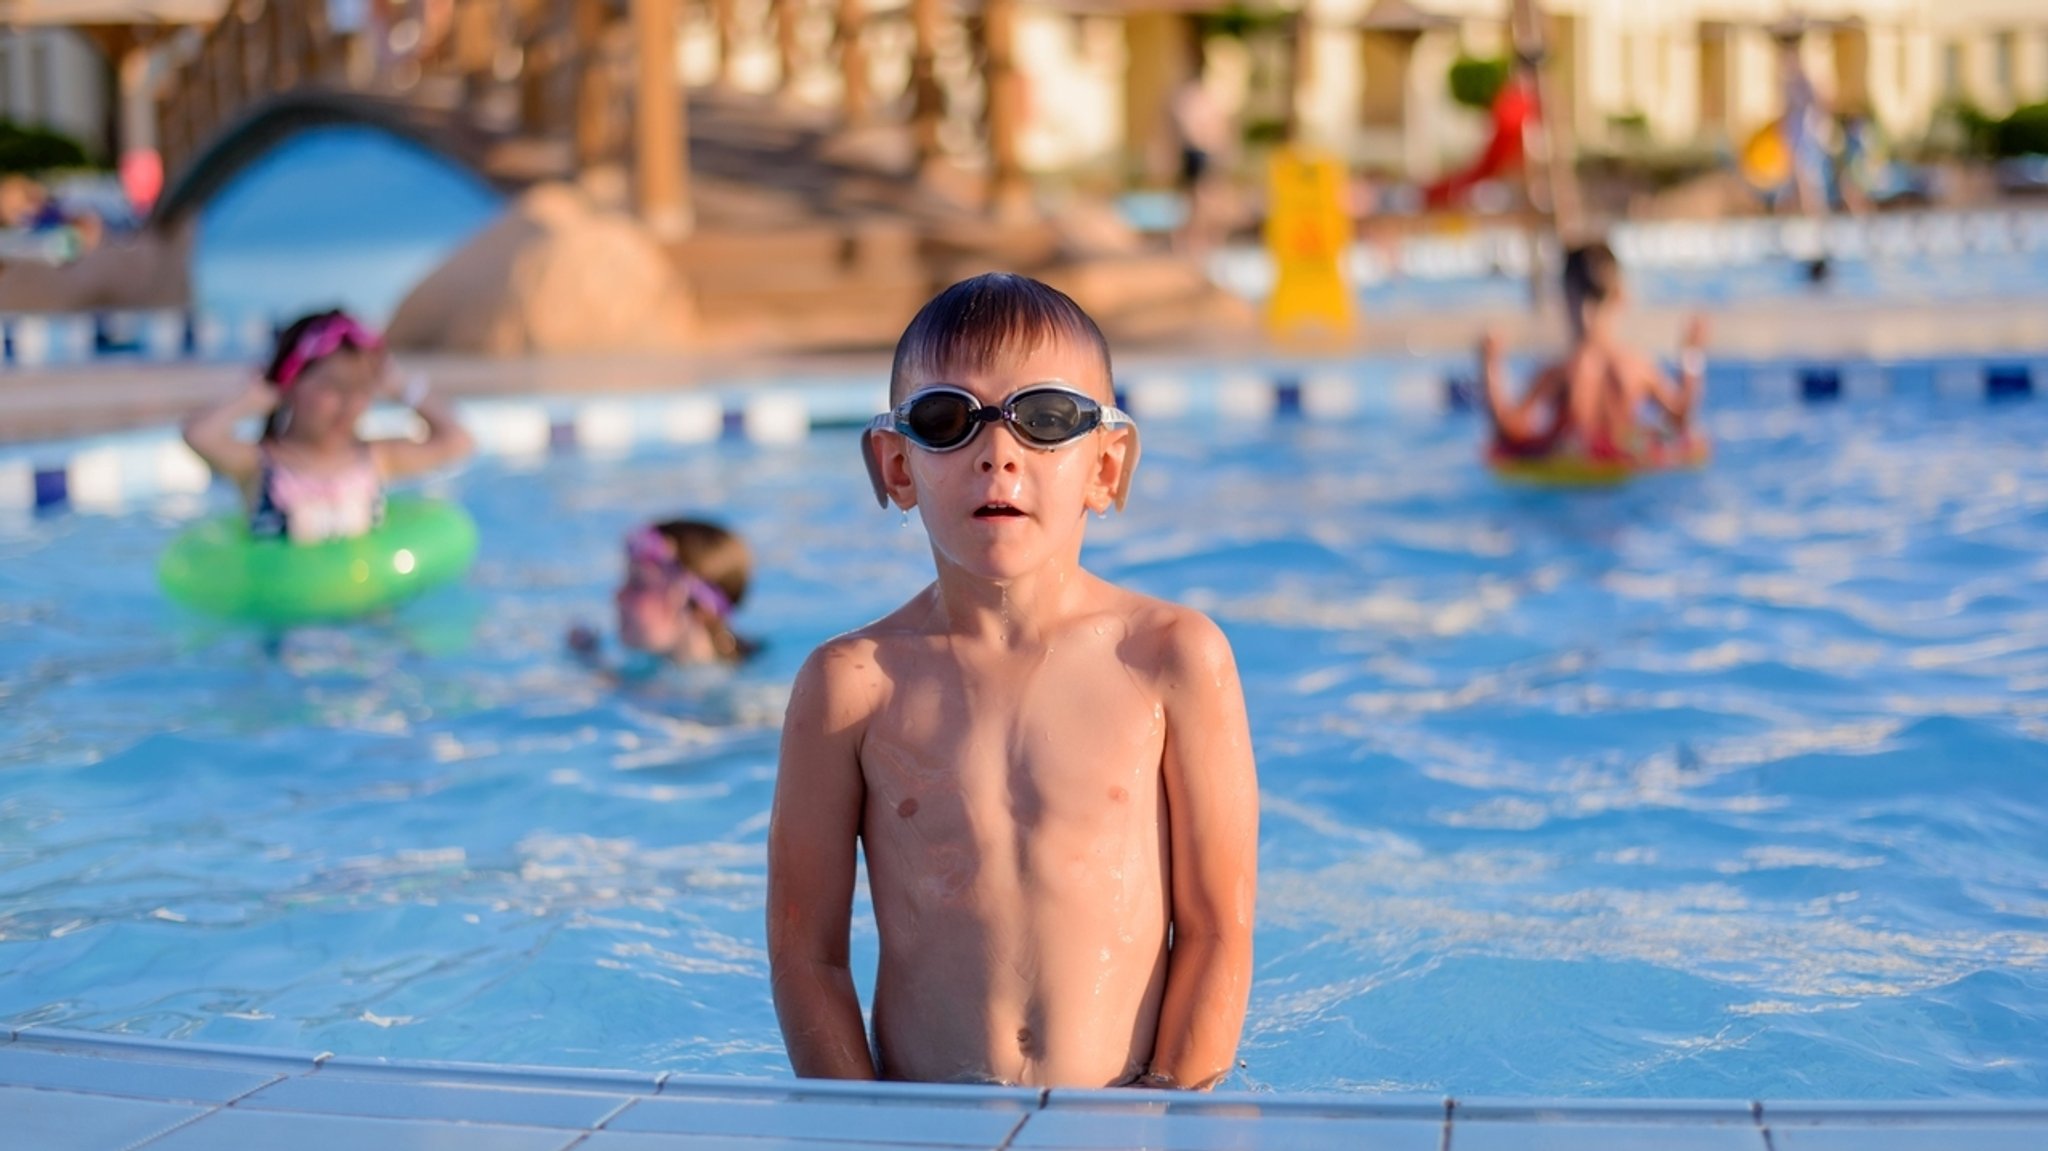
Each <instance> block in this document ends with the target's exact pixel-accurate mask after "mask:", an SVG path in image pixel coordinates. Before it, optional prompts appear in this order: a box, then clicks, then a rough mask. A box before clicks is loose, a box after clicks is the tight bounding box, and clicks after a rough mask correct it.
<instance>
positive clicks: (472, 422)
mask: <svg viewBox="0 0 2048 1151" xmlns="http://www.w3.org/2000/svg"><path fill="white" fill-rule="evenodd" d="M1477 386H1478V385H1477V383H1476V381H1475V380H1474V379H1473V368H1472V365H1471V363H1470V361H1469V359H1462V358H1449V357H1442V358H1432V357H1405V358H1399V359H1389V358H1372V357H1361V358H1354V359H1349V360H1342V361H1332V362H1327V363H1320V364H1304V365H1291V366H1290V365H1279V364H1266V365H1259V366H1248V367H1246V368H1244V369H1241V370H1238V369H1232V370H1224V369H1217V368H1196V369H1190V370H1185V371H1140V372H1137V373H1133V374H1130V375H1128V376H1125V375H1120V376H1119V379H1118V382H1117V397H1118V400H1119V402H1120V403H1121V405H1122V406H1123V407H1124V408H1125V409H1127V410H1128V411H1130V412H1131V413H1132V414H1133V415H1134V416H1136V417H1137V418H1138V419H1139V420H1140V421H1142V422H1144V423H1145V424H1147V425H1151V424H1153V423H1155V422H1169V423H1170V422H1173V421H1177V420H1198V419H1216V418H1223V419H1228V420H1231V421H1233V422H1234V423H1237V424H1245V423H1257V422H1264V421H1269V420H1275V419H1289V418H1311V419H1396V418H1414V417H1418V416H1425V417H1426V416H1433V415H1442V414H1446V413H1453V412H1459V411H1464V410H1468V409H1470V408H1471V407H1472V405H1473V404H1474V402H1475V398H1476V390H1477ZM1706 391H1707V397H1708V402H1709V403H1710V404H1711V403H1712V402H1714V401H1715V400H1716V399H1721V400H1729V399H1733V400H1737V401H1741V402H1753V403H1788V404H1809V405H1813V404H1829V403H1836V402H1847V403H1856V402H1864V401H1872V400H1882V399H1890V398H1909V397H1929V398H1942V399H1950V400H1957V401H1979V402H1982V401H2004V400H2014V399H2025V398H2029V397H2032V396H2033V395H2035V394H2036V393H2038V392H2042V391H2048V352H2043V353H2037V354H2034V355H2031V356H1997V357H1957V356H1948V357H1917V358H1906V357H1901V358H1893V359H1885V360H1867V359H1866V360H1842V359H1783V358H1773V359H1733V358H1716V359H1714V360H1711V361H1709V366H1708V369H1707V388H1706ZM886 403H887V388H886V384H885V382H884V381H883V380H882V379H881V378H880V377H879V376H878V375H862V376H838V377H819V378H813V379H809V380H804V381H798V382H789V383H779V384H754V385H743V386H742V385H736V386H730V387H717V386H706V387H698V388H692V389H689V390H681V391H671V392H657V393H638V394H622V395H603V394H580V395H575V396H564V397H555V398H547V397H516V398H515V397H492V398H476V399H469V400H463V401H460V404H459V408H460V411H461V414H462V418H463V421H464V423H465V424H466V425H467V426H468V427H469V429H470V431H471V432H472V433H473V434H474V435H475V437H476V440H477V447H478V454H479V455H482V456H485V457H498V458H508V459H525V460H531V459H538V458H544V457H546V456H547V455H548V454H549V453H552V452H560V451H572V450H573V451H577V452H581V453H585V454H593V455H607V454H611V455H617V454H624V453H626V452H630V451H633V450H636V449H638V448H643V447H652V446H657V445H678V444H701V443H711V442H715V441H718V440H723V439H738V440H746V441H750V442H754V443H760V444H789V443H794V442H798V441H801V440H803V439H804V438H805V437H807V436H808V435H809V434H810V433H811V431H812V430H813V429H816V428H830V427H845V426H848V425H858V424H862V423H865V422H866V421H867V419H868V417H869V416H870V415H871V414H873V413H874V412H876V411H879V410H881V409H882V408H883V407H884V406H886ZM370 419H371V420H372V421H373V423H381V424H382V426H381V427H380V428H378V429H376V430H377V431H378V432H379V434H393V433H400V432H403V431H404V430H405V429H406V428H407V427H409V426H410V424H411V421H412V420H413V417H412V416H411V414H410V413H407V412H403V411H399V410H396V409H386V410H380V411H378V412H374V413H372V415H371V417H370ZM210 483H211V477H210V476H209V474H208V473H207V469H206V467H205V465H204V464H202V463H201V462H200V461H199V459H198V458H197V457H196V456H194V455H193V454H192V453H191V451H190V450H188V449H187V448H186V447H185V446H184V444H183V443H181V442H180V441H179V440H178V437H177V435H176V434H175V432H173V431H172V430H171V429H168V428H161V427H159V428H156V429H153V430H144V431H136V432H123V433H114V434H109V435H102V436H95V437H86V438H76V439H68V440H52V441H44V442H40V443H33V442H32V443H26V444H11V445H0V511H4V510H8V509H16V510H33V511H50V510H58V509H63V508H76V509H80V510H86V511H103V510H119V509H122V508H126V507H130V506H135V505H138V504H145V503H148V502H151V501H153V500H157V499H160V498H164V497H179V496H188V495H192V494H195V493H198V492H202V491H204V490H205V489H206V488H207V486H208V485H209V484H210Z"/></svg>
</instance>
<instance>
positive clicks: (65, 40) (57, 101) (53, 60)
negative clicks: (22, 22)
mask: <svg viewBox="0 0 2048 1151" xmlns="http://www.w3.org/2000/svg"><path fill="white" fill-rule="evenodd" d="M113 90H114V84H113V73H112V71H111V68H110V66H109V64H108V62H107V60H106V58H105V57H104V56H102V55H101V54H100V52H99V50H98V49H97V48H95V47H94V46H93V45H92V43H91V42H90V41H88V40H87V39H86V38H85V37H83V36H81V35H79V34H78V33H76V32H73V31H71V30H69V29H65V28H0V119H5V120H7V121H9V122H10V123H14V124H18V125H20V126H22V127H29V128H48V129H51V130H53V131H57V132H62V133H63V134H65V135H66V136H70V137H72V138H73V139H75V140H77V141H78V142H79V143H80V144H83V145H84V146H85V149H86V151H87V152H88V153H89V154H91V155H94V156H97V157H100V158H102V159H105V158H108V157H109V156H110V155H111V151H110V149H111V147H112V140H111V138H110V136H109V132H110V130H111V125H110V123H109V120H110V117H111V114H112V111H113V106H114V98H113Z"/></svg>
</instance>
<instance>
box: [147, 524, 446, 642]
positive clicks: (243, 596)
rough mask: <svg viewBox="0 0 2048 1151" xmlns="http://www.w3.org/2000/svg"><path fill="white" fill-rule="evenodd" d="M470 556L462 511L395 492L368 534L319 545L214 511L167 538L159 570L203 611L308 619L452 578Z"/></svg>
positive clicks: (170, 588)
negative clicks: (260, 532)
mask: <svg viewBox="0 0 2048 1151" xmlns="http://www.w3.org/2000/svg"><path fill="white" fill-rule="evenodd" d="M475 558H476V523H475V521H473V520H471V519H470V518H469V513H468V512H465V511H463V510H462V509H461V508H460V507H457V506H456V505H454V504H450V503H442V502H440V501H439V500H428V499H406V498H403V497H400V498H394V499H392V500H390V501H389V502H388V503H387V504H386V505H385V508H384V521H383V522H382V523H380V524H378V525H377V527H376V528H375V529H374V530H372V531H371V532H369V533H368V534H367V535H361V536H355V537H353V538H350V539H338V540H327V541H325V542H323V543H317V544H294V543H289V542H287V541H284V540H273V539H263V540H259V539H252V538H251V537H250V535H249V521H248V518H247V517H246V516H243V515H224V516H218V517H216V518H213V519H209V520H206V521H204V522H202V523H198V524H195V525H193V526H192V527H190V528H187V529H186V530H185V531H184V532H182V533H180V534H179V536H178V538H176V539H174V540H172V541H171V546H170V547H168V548H166V549H165V550H164V555H163V559H162V560H161V561H160V562H159V563H158V564H157V578H158V579H159V580H160V581H161V582H162V583H163V586H164V591H166V592H168V593H170V596H171V598H173V599H175V600H177V601H178V602H179V603H182V604H184V605H185V606H187V607H190V608H196V609H198V610H199V611H203V612H206V613H207V614H209V615H217V616H225V617H228V618H230V619H241V620H253V621H256V622H259V623H305V622H310V621H313V620H337V619H348V618H350V617H353V616H359V615H362V614H363V613H365V612H370V611H375V610H377V609H378V608H384V607H389V606H391V605H392V604H395V603H398V602H400V601H402V600H405V599H409V598H411V597H412V596H415V595H418V594H419V593H420V592H423V591H425V590H426V589H428V588H430V587H434V586H436V585H439V584H443V583H447V582H448V581H449V580H452V579H456V578H457V577H459V576H461V575H462V573H463V572H465V571H467V570H469V564H470V561H471V560H473V559H475Z"/></svg>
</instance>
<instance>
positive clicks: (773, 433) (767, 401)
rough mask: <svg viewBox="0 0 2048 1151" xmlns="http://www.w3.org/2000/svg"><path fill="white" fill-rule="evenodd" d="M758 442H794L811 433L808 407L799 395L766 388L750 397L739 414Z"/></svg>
mask: <svg viewBox="0 0 2048 1151" xmlns="http://www.w3.org/2000/svg"><path fill="white" fill-rule="evenodd" d="M740 423H741V426H742V427H743V428H744V429H745V430H746V433H747V438H748V439H749V440H752V441H753V442H754V443H757V444H793V443H798V442H800V441H802V440H803V439H804V437H806V436H808V435H810V434H811V409H810V407H809V405H807V404H805V403H804V401H803V397H802V396H796V395H788V394H785V393H781V392H769V393H766V394H763V395H757V396H752V397H749V398H748V400H747V402H746V406H745V408H743V409H742V415H741V418H740Z"/></svg>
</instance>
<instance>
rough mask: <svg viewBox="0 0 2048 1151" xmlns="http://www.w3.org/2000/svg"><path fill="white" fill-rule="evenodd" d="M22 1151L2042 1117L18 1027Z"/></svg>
mask: <svg viewBox="0 0 2048 1151" xmlns="http://www.w3.org/2000/svg"><path fill="white" fill-rule="evenodd" d="M0 1131H4V1136H0V1142H4V1143H5V1145H7V1146H9V1147H18V1148H23V1149H24V1151H145V1149H146V1151H194V1149H200V1148H206V1149H212V1148H286V1147H288V1148H290V1149H291V1151H341V1149H343V1148H351V1149H353V1148H364V1147H375V1148H376V1149H377V1151H405V1149H410V1148H434V1149H437V1151H568V1149H569V1148H579V1149H589V1151H606V1149H611V1151H642V1149H644V1151H653V1149H656V1148H670V1147H676V1148H681V1147H688V1148H702V1149H708V1151H777V1149H787V1151H821V1149H823V1148H828V1147H865V1148H869V1149H870V1151H875V1149H878V1148H882V1147H901V1148H978V1149H983V1151H1012V1149H1014V1151H1024V1149H1046V1151H1050V1149H1060V1151H1084V1149H1095V1151H1125V1149H1128V1148H1140V1147H1145V1148H1160V1149H1162V1151H1221V1149H1225V1148H1284V1149H1287V1151H1296V1149H1300V1151H1325V1149H1327V1151H1340V1149H1341V1151H1358V1149H1366V1151H1376V1149H1384V1151H1451V1149H1453V1148H1455V1149H1456V1151H1493V1149H1500V1151H1506V1149H1517V1151H1553V1149H1554V1151H1613V1149H1618V1148H1656V1149H1660V1151H1663V1149H1673V1151H1695V1149H1697V1151H1738V1149H1741V1151H1829V1149H1842V1151H1848V1149H1852V1148H1853V1149H1856V1151H1937V1149H1939V1151H1957V1149H1965V1148H1967V1149H1971V1151H2021V1149H2023V1148H2024V1149H2026V1151H2035V1149H2038V1148H2040V1147H2043V1146H2048V1101H2036V1102H2022V1103H2000V1102H1974V1101H1930V1102H1882V1103H1809V1102H1783V1103H1777V1102H1752V1101H1744V1100H1724V1101H1712V1100H1697V1101H1663V1100H1648V1101H1638V1100H1616V1101H1606V1100H1584V1101H1573V1100H1544V1099H1469V1100H1468V1099H1439V1098H1428V1097H1417V1096H1401V1097H1381V1096H1371V1095H1356V1096H1345V1095H1273V1094H1250V1093H1243V1092H1228V1091H1223V1092H1217V1093H1214V1094H1210V1095H1176V1094H1172V1093H1166V1092H1156V1091H1084V1090H1074V1091H1069V1090H1051V1091H1041V1090H1033V1089H1026V1088H998V1087H948V1086H934V1085H919V1084H901V1083H883V1084H857V1083H830V1082H822V1081H816V1080H796V1079H787V1080H770V1079H740V1078H720V1077H714V1076H703V1075H675V1074H669V1073H657V1072H632V1071H596V1070H580V1069H565V1068H546V1067H493V1066H483V1065H475V1064H454V1063H425V1062H405V1061H393V1060H382V1059H360V1058H349V1057H345V1056H336V1055H324V1054H321V1055H316V1054H302V1053H292V1052H283V1051H268V1050H254V1049H245V1048H234V1047H224V1046H214V1045H207V1044H187V1043H178V1042H172V1041H167V1040H159V1039H138V1038H131V1037H127V1036H119V1035H105V1034H97V1033H89V1032H77V1031H62V1030H55V1029H47V1028H33V1029H29V1030H25V1031H15V1032H9V1033H6V1034H5V1036H4V1038H0Z"/></svg>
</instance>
